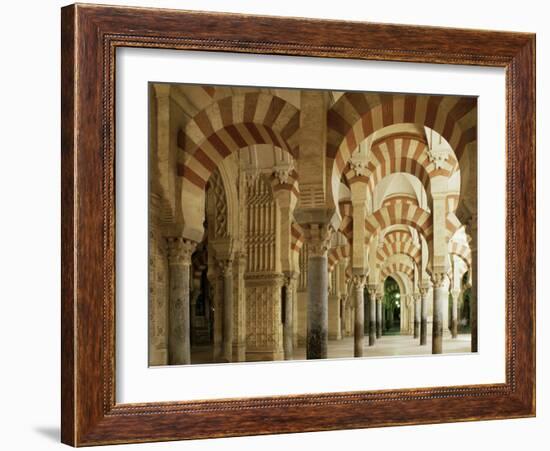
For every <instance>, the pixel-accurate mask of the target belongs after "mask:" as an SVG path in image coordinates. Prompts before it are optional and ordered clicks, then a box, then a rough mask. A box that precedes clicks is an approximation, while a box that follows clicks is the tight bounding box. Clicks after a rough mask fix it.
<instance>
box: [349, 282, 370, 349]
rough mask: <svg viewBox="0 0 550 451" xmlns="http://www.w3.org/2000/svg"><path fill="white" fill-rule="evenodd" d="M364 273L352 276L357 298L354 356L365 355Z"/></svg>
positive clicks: (355, 297) (354, 292)
mask: <svg viewBox="0 0 550 451" xmlns="http://www.w3.org/2000/svg"><path fill="white" fill-rule="evenodd" d="M366 280H367V277H366V276H365V275H364V274H357V275H354V276H353V278H352V285H353V297H354V299H355V324H354V328H353V329H354V332H353V336H354V339H353V356H354V357H363V348H364V341H365V338H364V337H365V282H366Z"/></svg>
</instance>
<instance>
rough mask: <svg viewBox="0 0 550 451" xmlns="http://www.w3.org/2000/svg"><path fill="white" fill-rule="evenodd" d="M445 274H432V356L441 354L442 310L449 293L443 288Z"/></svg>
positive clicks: (446, 302) (446, 303)
mask: <svg viewBox="0 0 550 451" xmlns="http://www.w3.org/2000/svg"><path fill="white" fill-rule="evenodd" d="M445 277H446V274H445V273H438V272H436V273H433V274H432V284H433V323H432V354H442V353H443V328H444V309H448V302H449V291H448V290H447V288H446V286H445Z"/></svg>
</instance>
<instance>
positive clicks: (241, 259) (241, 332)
mask: <svg viewBox="0 0 550 451" xmlns="http://www.w3.org/2000/svg"><path fill="white" fill-rule="evenodd" d="M241 247H243V246H242V245H241ZM235 260H236V263H237V277H236V278H234V282H233V283H235V284H236V288H237V290H236V291H237V298H236V299H234V306H233V308H234V310H235V326H236V328H237V330H233V333H234V337H233V338H234V339H233V355H234V356H235V361H236V362H245V361H246V312H247V309H246V287H245V271H246V264H247V255H246V253H245V252H244V251H242V250H241V251H239V252H238V253H237V254H236V258H235ZM235 279H236V280H235ZM235 326H234V327H235Z"/></svg>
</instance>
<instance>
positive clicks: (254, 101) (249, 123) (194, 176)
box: [178, 92, 300, 190]
mask: <svg viewBox="0 0 550 451" xmlns="http://www.w3.org/2000/svg"><path fill="white" fill-rule="evenodd" d="M299 127H300V111H299V110H298V109H297V108H296V107H294V106H293V105H291V104H290V103H288V102H286V101H284V100H283V99H281V98H279V97H276V96H273V95H270V94H266V93H257V92H251V93H246V94H242V95H233V96H228V97H225V98H223V99H220V100H219V101H217V102H214V103H212V104H210V105H209V106H208V107H207V108H205V109H204V110H202V111H200V112H199V113H198V114H196V115H195V116H194V117H193V118H192V119H191V120H190V121H189V122H188V123H187V124H186V126H185V128H184V129H183V130H180V132H179V133H178V146H179V147H180V148H181V149H182V152H181V153H180V155H179V159H178V175H180V176H181V177H183V179H184V183H188V184H189V185H191V186H195V187H197V188H199V189H200V190H203V189H204V186H205V185H206V182H207V180H208V178H209V177H210V174H211V173H212V172H213V171H214V170H215V169H216V167H217V166H218V165H219V163H220V162H221V161H222V160H223V159H224V158H226V157H227V156H229V155H230V154H231V153H233V152H234V151H236V150H238V149H242V148H245V147H250V146H253V145H257V144H270V145H273V146H276V147H278V148H281V149H283V150H285V151H287V152H289V153H290V154H291V155H292V156H293V157H294V158H296V156H297V152H298V147H297V142H296V137H297V131H298V129H299Z"/></svg>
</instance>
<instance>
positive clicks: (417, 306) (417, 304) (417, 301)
mask: <svg viewBox="0 0 550 451" xmlns="http://www.w3.org/2000/svg"><path fill="white" fill-rule="evenodd" d="M413 301H414V338H418V337H420V322H421V315H422V311H421V310H422V306H421V303H422V299H421V296H420V293H414V294H413Z"/></svg>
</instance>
